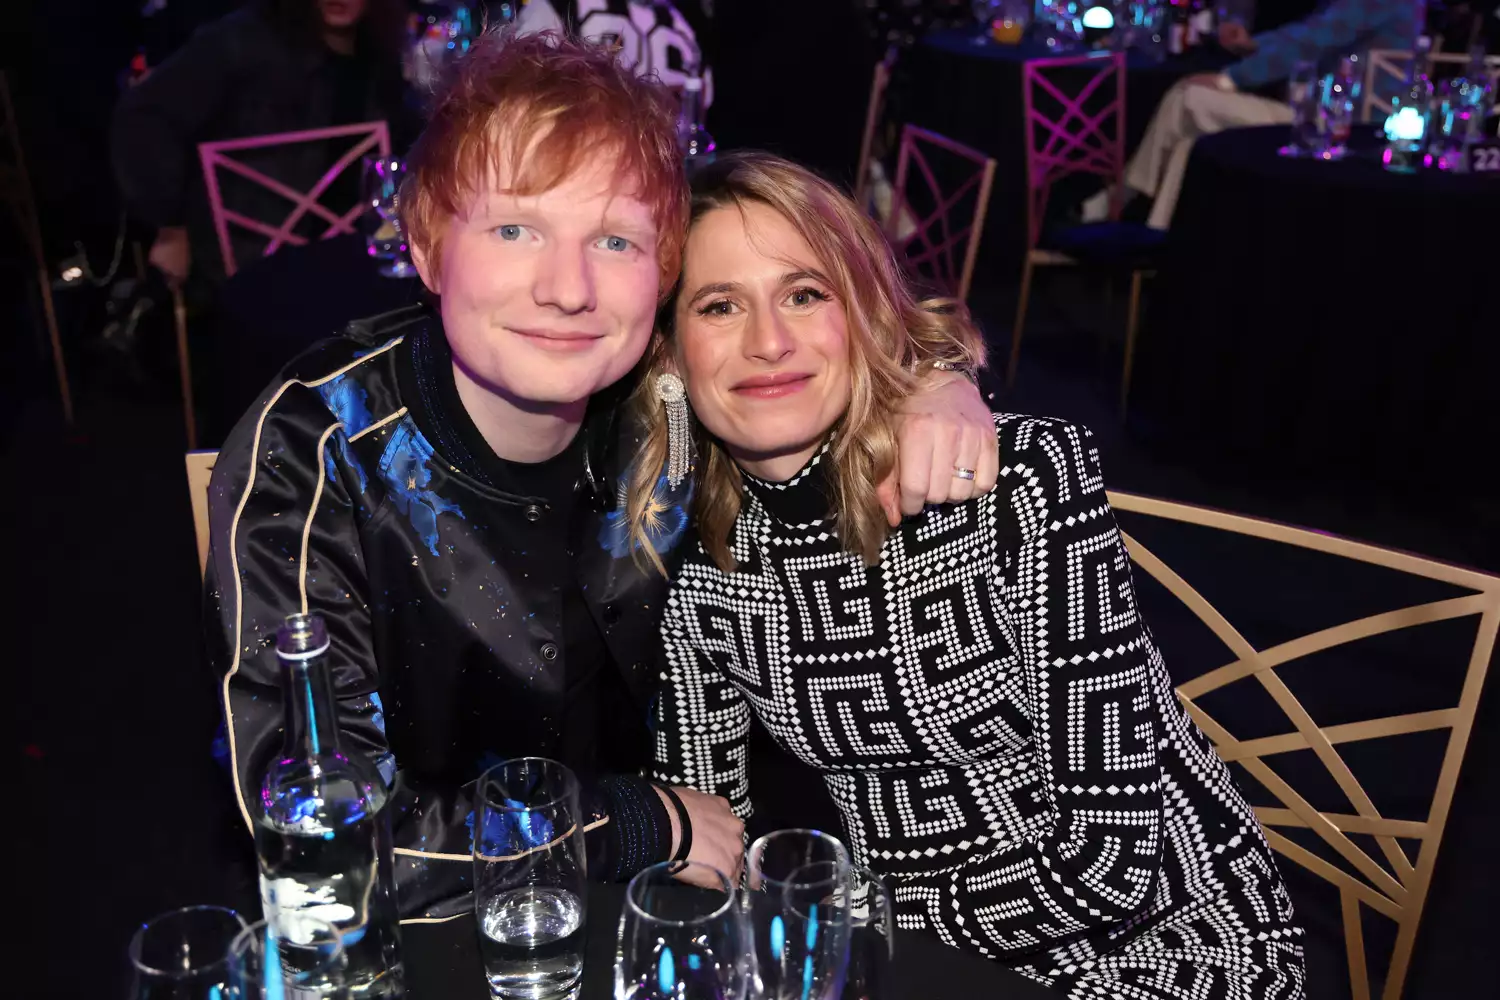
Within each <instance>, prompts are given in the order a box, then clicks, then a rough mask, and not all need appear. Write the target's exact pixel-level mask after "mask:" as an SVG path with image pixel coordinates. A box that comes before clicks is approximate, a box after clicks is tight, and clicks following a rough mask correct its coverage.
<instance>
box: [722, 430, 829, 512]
mask: <svg viewBox="0 0 1500 1000" xmlns="http://www.w3.org/2000/svg"><path fill="white" fill-rule="evenodd" d="M832 444H833V439H832V438H829V439H828V440H827V441H825V442H823V447H821V448H819V449H818V450H817V451H816V452H815V453H814V454H813V456H812V458H810V459H808V460H807V464H806V465H804V466H803V467H802V468H801V469H800V470H798V472H797V474H796V475H795V476H792V478H790V479H788V480H786V481H785V482H781V483H773V482H770V481H769V480H765V479H761V478H760V477H759V476H754V475H751V474H750V473H749V472H746V471H745V470H744V469H743V468H741V469H740V476H741V478H743V479H744V482H745V491H746V492H747V493H749V494H750V495H751V496H753V497H755V499H757V500H759V501H760V503H761V506H763V507H765V508H766V510H767V511H769V512H770V514H771V516H772V517H775V518H776V519H778V520H781V521H785V522H787V523H789V524H808V523H811V522H813V521H820V520H825V519H827V518H828V517H829V516H830V515H831V514H832V513H833V505H832V502H831V491H830V489H829V480H828V475H829V472H830V471H831V469H830V463H831V456H830V449H831V447H832Z"/></svg>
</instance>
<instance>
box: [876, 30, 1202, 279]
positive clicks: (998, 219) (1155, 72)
mask: <svg viewBox="0 0 1500 1000" xmlns="http://www.w3.org/2000/svg"><path fill="white" fill-rule="evenodd" d="M979 37H980V35H979V33H978V29H977V28H976V29H955V30H948V31H935V32H933V33H931V34H929V35H927V36H926V37H924V38H923V39H922V41H921V42H920V43H918V44H917V45H915V46H913V47H912V49H911V50H910V52H908V53H907V54H906V55H904V56H903V57H902V61H901V62H900V63H898V64H897V67H896V76H895V79H894V81H893V83H892V86H891V92H890V97H889V101H888V104H887V115H888V117H889V119H890V120H892V121H896V122H900V123H902V124H908V123H909V124H912V125H918V126H921V127H922V128H926V129H931V130H933V131H935V132H940V133H942V134H943V135H946V136H948V137H949V138H950V139H956V140H957V141H959V142H962V143H965V144H967V145H970V146H973V147H974V148H976V149H980V150H983V151H984V152H986V153H988V154H989V155H991V156H993V157H995V160H996V164H995V184H994V191H993V193H992V194H991V196H990V207H989V214H988V216H987V218H986V224H985V235H984V243H983V244H982V245H981V248H980V254H981V259H982V261H983V263H982V264H981V274H985V273H989V274H991V275H992V276H993V275H994V272H993V270H992V269H993V268H995V267H1000V268H1003V269H1006V271H1007V272H1008V270H1010V269H1014V270H1016V271H1017V272H1018V273H1019V268H1020V260H1021V253H1022V251H1023V250H1024V248H1025V234H1026V224H1025V219H1026V214H1025V213H1026V193H1025V192H1026V131H1025V119H1024V117H1023V115H1022V91H1021V67H1022V65H1023V64H1024V63H1025V62H1026V61H1027V60H1030V59H1044V58H1049V57H1050V56H1051V55H1052V53H1049V52H1048V51H1047V49H1046V48H1045V47H1044V46H1038V45H1034V44H1032V43H1029V42H1028V43H1023V44H1020V45H1000V44H998V43H995V42H990V41H985V42H984V43H983V44H976V39H978V38H979ZM1228 59H1229V57H1228V56H1227V55H1226V54H1225V53H1224V52H1223V51H1222V50H1219V49H1218V48H1216V47H1204V48H1200V49H1196V50H1194V51H1193V52H1191V53H1189V54H1187V55H1185V56H1181V57H1177V58H1173V59H1168V60H1166V61H1164V62H1156V61H1154V60H1152V59H1149V58H1147V57H1145V56H1143V55H1141V54H1140V53H1138V52H1131V53H1129V54H1128V56H1127V63H1126V65H1127V78H1126V85H1125V145H1126V150H1127V152H1129V151H1133V150H1134V149H1135V147H1136V146H1137V145H1138V144H1139V143H1140V140H1141V136H1142V135H1143V134H1144V133H1145V131H1146V126H1147V124H1148V123H1149V122H1150V121H1151V115H1152V113H1153V112H1155V110H1156V106H1157V105H1158V104H1160V103H1161V99H1162V97H1163V95H1165V94H1166V92H1167V91H1168V90H1169V89H1170V88H1171V86H1172V84H1174V83H1176V82H1177V81H1178V80H1179V79H1180V78H1182V77H1183V76H1186V75H1188V74H1190V73H1199V72H1207V71H1211V70H1217V69H1219V68H1221V67H1222V66H1223V65H1225V63H1226V62H1227V61H1228ZM1094 72H1095V70H1093V69H1079V70H1077V71H1076V73H1077V75H1078V80H1079V83H1080V85H1081V84H1082V83H1083V82H1086V81H1087V80H1088V79H1089V78H1090V77H1091V76H1092V75H1093V73H1094ZM1063 78H1064V79H1066V76H1064V77H1063ZM1041 110H1046V109H1041ZM1064 185H1065V186H1062V187H1060V188H1059V189H1058V190H1057V191H1056V192H1055V193H1054V196H1053V201H1052V205H1051V210H1052V211H1061V210H1065V209H1068V208H1071V207H1073V206H1074V205H1076V203H1077V201H1078V200H1079V199H1081V198H1083V197H1084V196H1086V195H1088V194H1089V193H1090V192H1091V191H1093V190H1097V189H1098V186H1099V182H1098V180H1097V179H1096V178H1092V177H1081V178H1078V182H1077V183H1076V186H1068V185H1067V184H1066V182H1064ZM986 269H990V270H988V271H987V270H986ZM1001 276H1004V274H1002V275H1001Z"/></svg>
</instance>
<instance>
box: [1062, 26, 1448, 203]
mask: <svg viewBox="0 0 1500 1000" xmlns="http://www.w3.org/2000/svg"><path fill="white" fill-rule="evenodd" d="M1423 6H1424V5H1423V4H1422V2H1421V0H1331V2H1329V3H1325V4H1323V5H1321V6H1320V7H1318V9H1317V10H1315V11H1313V12H1312V13H1311V14H1309V15H1308V16H1307V17H1305V18H1303V19H1302V20H1300V21H1292V22H1290V23H1288V24H1284V25H1282V26H1281V27H1280V28H1277V29H1276V30H1274V31H1264V32H1260V33H1258V34H1255V35H1252V34H1251V33H1250V31H1249V29H1247V28H1246V27H1245V26H1244V25H1242V24H1238V23H1234V22H1226V23H1225V24H1223V25H1220V27H1219V44H1220V45H1222V46H1223V47H1224V48H1225V49H1227V50H1228V51H1229V52H1231V53H1233V54H1235V55H1237V56H1239V57H1240V58H1239V59H1238V60H1237V61H1236V62H1234V63H1232V64H1230V65H1229V66H1228V67H1227V68H1226V69H1225V70H1224V71H1223V72H1221V73H1199V74H1195V75H1193V76H1189V77H1186V78H1185V79H1183V80H1182V81H1180V82H1179V83H1178V84H1177V85H1176V86H1174V87H1173V88H1172V89H1171V90H1169V91H1168V92H1167V96H1166V97H1164V98H1162V102H1161V104H1160V105H1159V106H1158V107H1157V109H1156V114H1155V115H1153V116H1152V118H1151V124H1150V125H1149V126H1147V128H1146V135H1145V137H1144V138H1143V139H1142V140H1141V145H1140V148H1139V149H1137V150H1136V152H1135V155H1134V156H1132V157H1131V158H1130V163H1129V164H1127V165H1126V167H1125V187H1126V191H1125V196H1126V197H1127V198H1129V197H1131V196H1132V195H1134V194H1136V193H1140V194H1145V195H1147V196H1148V197H1151V198H1154V199H1155V203H1154V204H1153V205H1152V206H1151V214H1150V216H1149V218H1148V220H1147V224H1148V225H1150V226H1152V227H1154V228H1156V229H1166V228H1167V226H1168V225H1169V224H1170V222H1171V220H1172V212H1173V210H1174V209H1175V208H1176V206H1177V194H1178V191H1179V190H1180V188H1181V186H1182V176H1183V173H1184V171H1186V169H1187V159H1188V154H1189V153H1190V152H1192V147H1193V143H1194V142H1195V141H1196V140H1197V138H1198V137H1199V136H1200V135H1209V134H1211V133H1214V132H1221V131H1223V130H1224V129H1228V128H1244V127H1246V126H1252V125H1275V124H1281V123H1285V122H1290V121H1291V120H1292V112H1291V109H1290V108H1288V107H1287V105H1286V103H1285V102H1284V101H1277V100H1272V99H1270V98H1267V97H1261V96H1258V95H1256V94H1253V93H1246V91H1252V90H1263V89H1266V88H1269V87H1272V86H1274V85H1278V84H1284V83H1285V82H1286V81H1287V79H1288V78H1289V77H1290V76H1291V75H1292V71H1293V69H1294V68H1295V67H1296V65H1297V64H1298V63H1299V62H1311V63H1314V64H1315V65H1316V66H1317V67H1318V70H1319V72H1327V71H1328V70H1331V69H1333V68H1334V66H1335V65H1336V63H1337V61H1338V60H1339V59H1340V58H1342V57H1344V56H1348V55H1351V54H1355V53H1357V54H1359V55H1360V56H1361V64H1363V58H1362V57H1363V55H1364V53H1366V52H1368V51H1369V50H1371V49H1406V50H1410V49H1411V48H1412V44H1413V42H1414V41H1415V39H1416V36H1417V34H1418V32H1419V31H1420V29H1421V24H1422V17H1423ZM1386 82H1388V83H1389V84H1390V85H1391V87H1392V89H1394V87H1395V86H1396V85H1398V81H1386ZM1108 209H1109V192H1108V191H1107V190H1106V191H1101V192H1099V193H1098V194H1096V195H1094V196H1093V197H1092V198H1090V199H1089V200H1088V201H1086V202H1084V204H1083V220H1084V221H1085V222H1098V221H1101V220H1103V219H1104V218H1105V216H1106V215H1107V214H1108Z"/></svg>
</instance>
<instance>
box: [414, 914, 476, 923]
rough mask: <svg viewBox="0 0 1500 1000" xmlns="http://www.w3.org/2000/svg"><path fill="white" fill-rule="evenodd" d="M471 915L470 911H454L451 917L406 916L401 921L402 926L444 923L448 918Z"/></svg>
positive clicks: (455, 918) (453, 918) (454, 918)
mask: <svg viewBox="0 0 1500 1000" xmlns="http://www.w3.org/2000/svg"><path fill="white" fill-rule="evenodd" d="M473 915H474V914H472V913H455V914H453V916H451V917H407V918H406V919H405V920H403V921H401V923H402V925H403V926H404V925H406V924H446V923H447V922H448V921H450V920H457V919H458V918H459V917H472V916H473Z"/></svg>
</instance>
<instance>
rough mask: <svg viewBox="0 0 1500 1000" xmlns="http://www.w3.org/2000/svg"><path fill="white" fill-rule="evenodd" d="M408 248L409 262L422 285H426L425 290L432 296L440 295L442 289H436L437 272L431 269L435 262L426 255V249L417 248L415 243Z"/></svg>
mask: <svg viewBox="0 0 1500 1000" xmlns="http://www.w3.org/2000/svg"><path fill="white" fill-rule="evenodd" d="M410 246H411V262H412V263H413V264H414V265H416V268H417V274H418V275H420V276H421V278H422V284H424V285H426V286H427V290H428V291H429V292H431V293H432V294H433V295H442V294H443V292H442V289H441V288H439V287H438V284H439V282H438V274H437V270H436V269H435V268H434V267H433V264H434V263H435V261H434V260H433V259H432V258H431V257H429V256H428V255H427V248H426V247H421V246H417V245H416V244H415V243H412V244H411V245H410Z"/></svg>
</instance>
